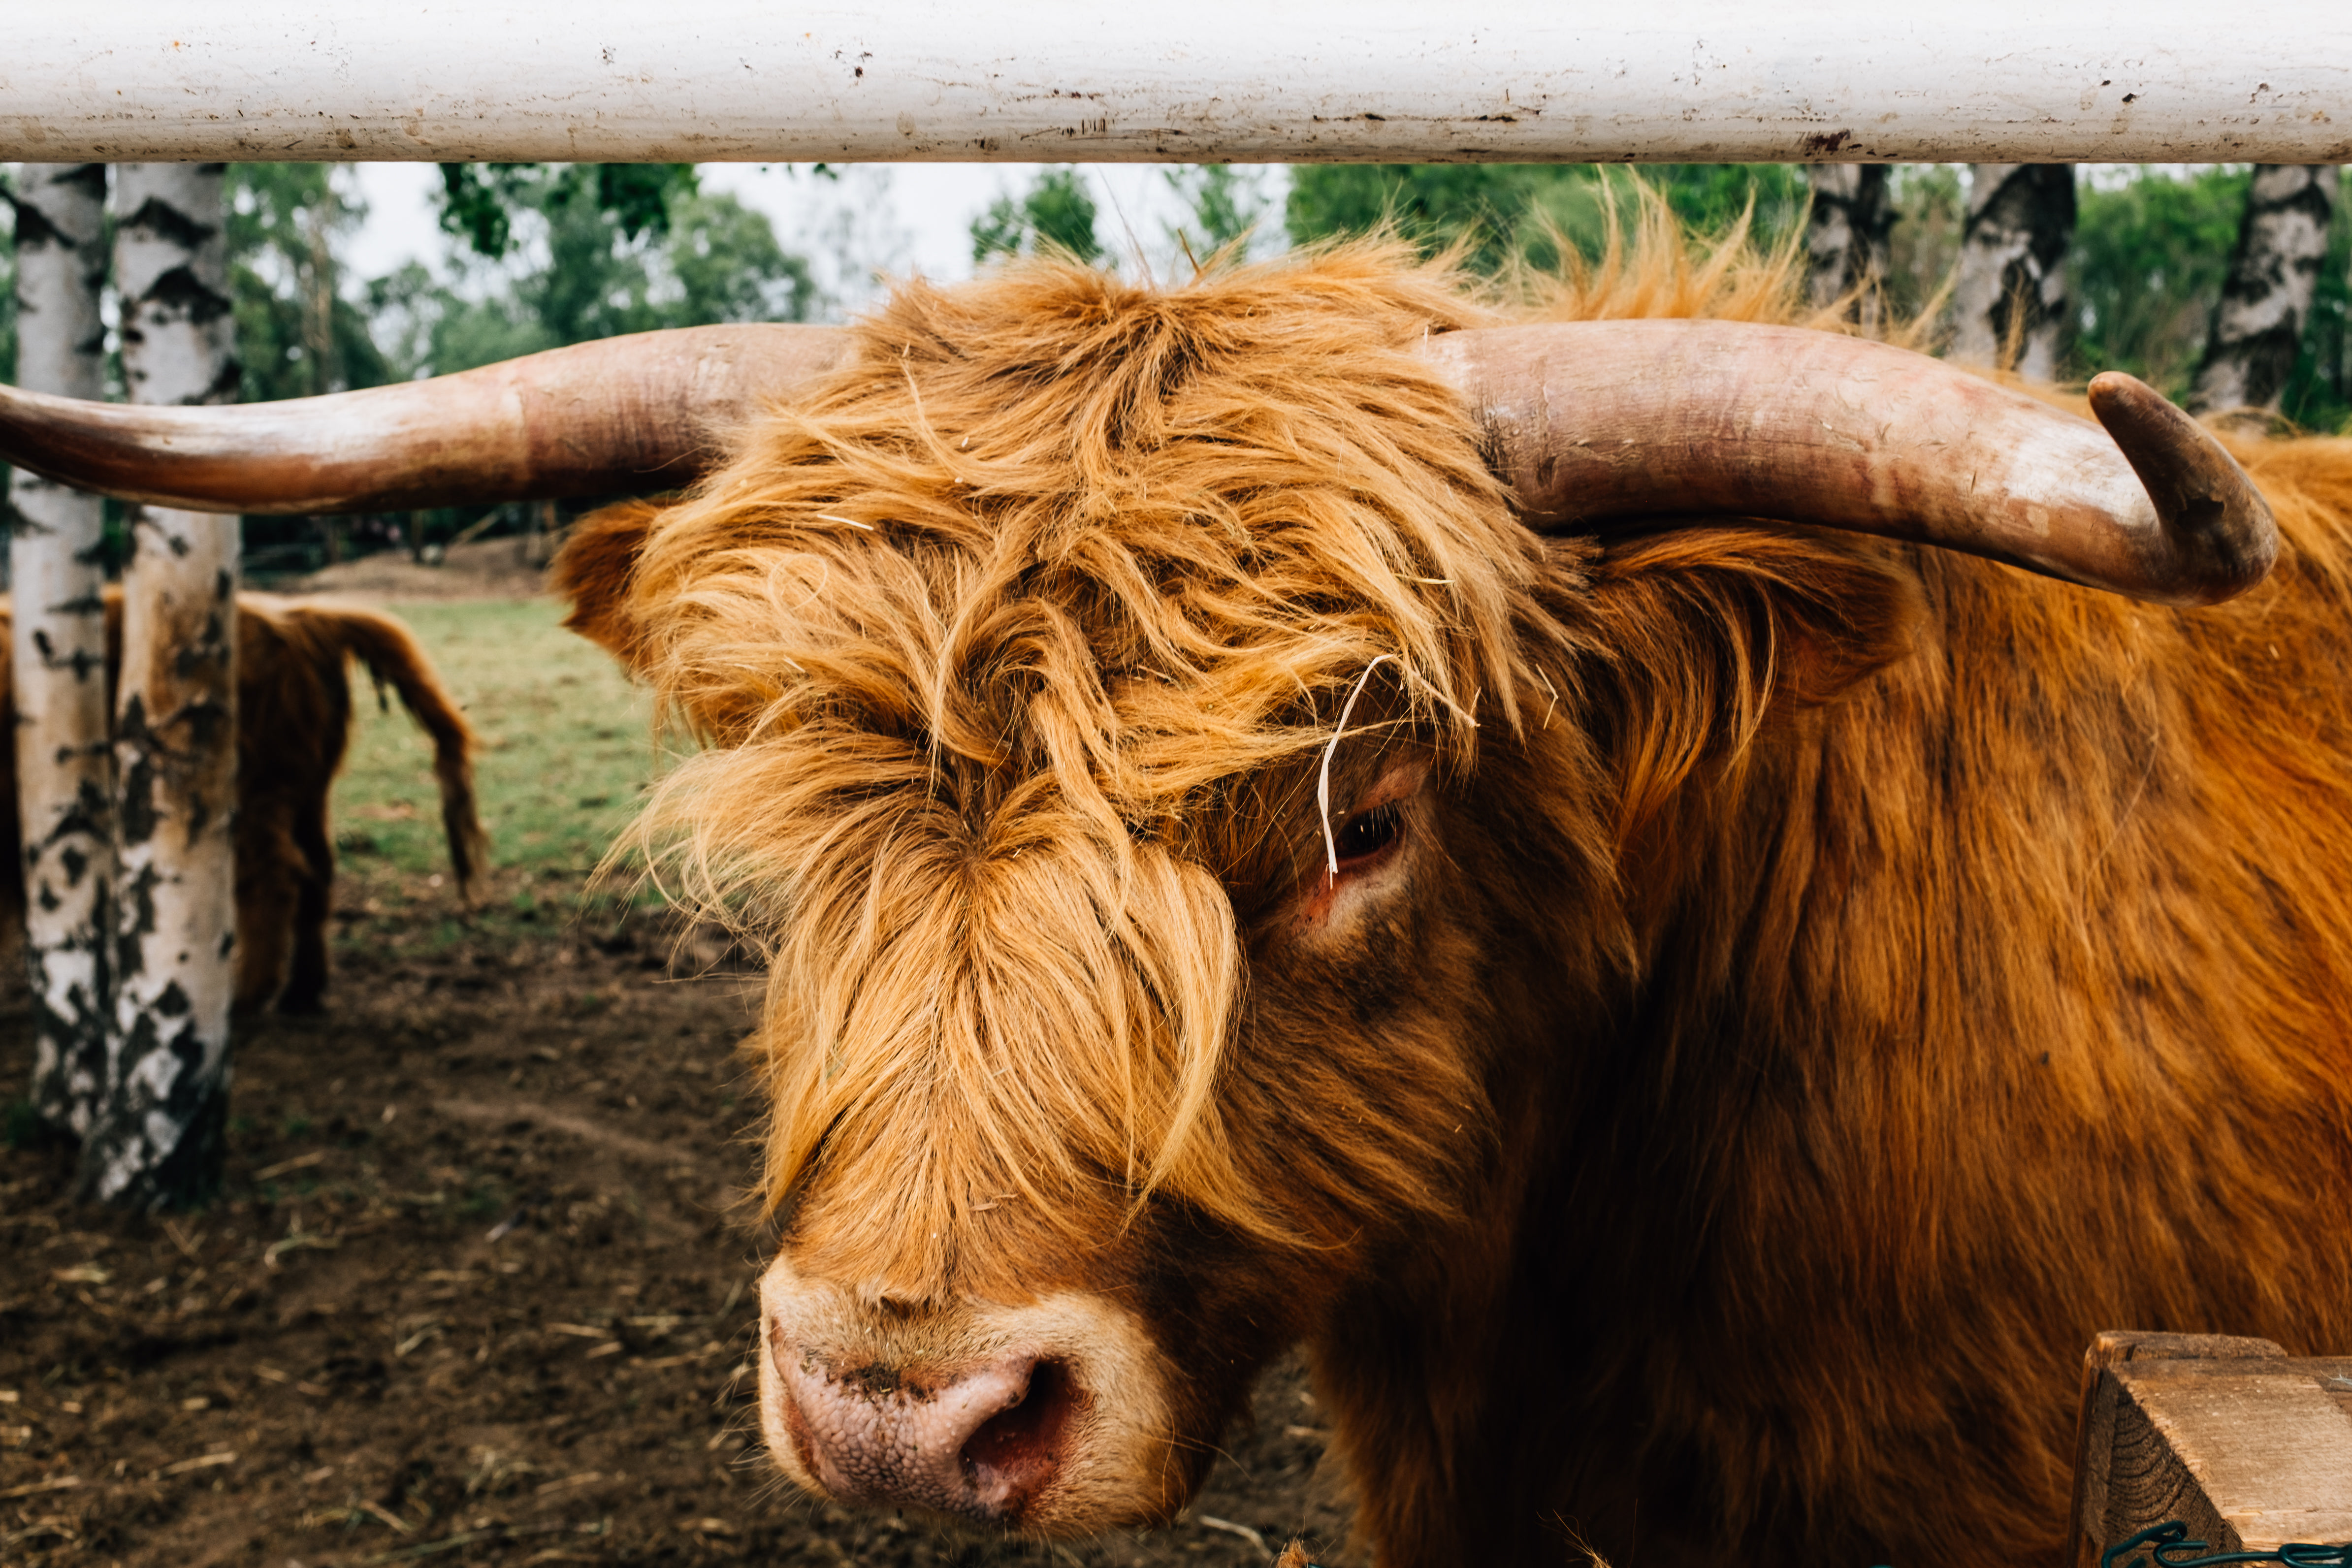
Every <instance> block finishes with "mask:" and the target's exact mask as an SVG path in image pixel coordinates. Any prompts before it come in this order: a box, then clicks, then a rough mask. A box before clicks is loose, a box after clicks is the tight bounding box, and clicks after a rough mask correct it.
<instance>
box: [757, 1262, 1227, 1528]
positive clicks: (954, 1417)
mask: <svg viewBox="0 0 2352 1568" xmlns="http://www.w3.org/2000/svg"><path fill="white" fill-rule="evenodd" d="M760 1293H761V1307H762V1312H761V1320H762V1322H761V1333H762V1337H763V1340H764V1343H763V1345H762V1349H763V1350H764V1352H765V1354H763V1355H762V1356H761V1368H760V1382H761V1394H760V1404H761V1411H760V1416H761V1427H762V1428H763V1430H764V1431H765V1434H766V1436H767V1438H768V1445H769V1448H770V1449H771V1451H772V1452H773V1454H774V1455H775V1458H776V1460H777V1463H778V1465H779V1467H780V1468H781V1469H782V1470H783V1472H784V1473H785V1475H787V1476H788V1477H790V1478H791V1479H793V1481H794V1482H796V1483H797V1484H799V1485H801V1486H803V1487H805V1488H808V1489H809V1490H813V1491H815V1492H818V1493H820V1494H822V1495H824V1496H826V1497H830V1498H832V1499H834V1500H836V1501H840V1502H845V1503H852V1504H864V1505H866V1506H869V1507H877V1508H906V1509H912V1510H917V1511H923V1512H928V1513H930V1514H933V1515H936V1516H940V1517H944V1518H949V1519H958V1520H963V1521H969V1522H971V1523H976V1524H984V1525H991V1526H994V1527H996V1528H999V1529H1005V1530H1018V1531H1023V1532H1024V1533H1029V1534H1037V1535H1080V1534H1090V1533H1092V1532H1094V1531H1100V1530H1106V1529H1111V1528H1115V1527H1118V1526H1122V1525H1132V1524H1150V1523H1154V1522H1157V1521H1160V1520H1163V1519H1165V1518H1167V1517H1169V1516H1170V1515H1171V1514H1172V1513H1173V1512H1174V1511H1176V1510H1177V1509H1179V1508H1181V1506H1182V1505H1183V1503H1184V1500H1185V1497H1186V1495H1187V1494H1188V1493H1189V1491H1190V1490H1191V1488H1192V1484H1193V1482H1194V1479H1196V1478H1195V1472H1196V1471H1197V1469H1199V1467H1198V1466H1197V1465H1195V1464H1192V1463H1190V1462H1188V1458H1189V1448H1187V1449H1186V1450H1185V1451H1184V1452H1181V1453H1180V1451H1179V1448H1178V1446H1177V1444H1176V1443H1175V1441H1174V1437H1173V1434H1172V1433H1171V1430H1170V1421H1169V1415H1168V1391H1169V1368H1168V1366H1167V1364H1165V1362H1164V1359H1163V1358H1162V1356H1161V1355H1160V1352H1159V1351H1158V1350H1157V1349H1156V1348H1155V1346H1154V1345H1153V1343H1152V1340H1151V1335H1150V1331H1149V1329H1148V1328H1147V1327H1146V1326H1145V1324H1144V1322H1143V1321H1142V1319H1141V1318H1139V1316H1138V1315H1137V1314H1136V1313H1134V1312H1132V1311H1130V1310H1129V1309H1128V1308H1126V1307H1124V1306H1122V1305H1119V1304H1118V1303H1117V1302H1116V1301H1113V1300H1112V1299H1111V1298H1110V1297H1108V1296H1107V1295H1097V1294H1095V1293H1092V1292H1087V1291H1066V1292H1063V1291H1057V1292H1055V1293H1052V1294H1049V1295H1046V1296H1045V1297H1043V1298H1041V1299H1039V1300H1036V1301H1031V1302H1028V1303H1025V1304H1024V1305H1020V1306H1008V1305H1004V1304H1002V1303H996V1302H989V1301H974V1300H964V1301H950V1302H945V1303H935V1304H929V1305H924V1306H908V1305H903V1304H899V1303H898V1302H896V1301H891V1300H889V1299H887V1298H886V1297H883V1296H881V1295H879V1294H877V1293H876V1292H873V1291H867V1290H860V1289H856V1288H852V1287H847V1286H845V1285H843V1284H841V1283H839V1282H837V1281H827V1280H824V1279H812V1278H809V1277H807V1276H804V1275H803V1274H801V1273H800V1272H799V1271H798V1270H796V1269H795V1268H794V1267H793V1260H792V1258H791V1255H790V1253H789V1252H787V1253H786V1254H785V1255H783V1256H780V1257H779V1258H777V1259H776V1260H775V1261H774V1262H773V1263H772V1264H771V1265H770V1266H769V1269H768V1272H767V1274H766V1277H765V1278H763V1279H762V1280H761V1282H760ZM1205 1436H1206V1437H1212V1438H1213V1436H1214V1434H1206V1435H1205Z"/></svg>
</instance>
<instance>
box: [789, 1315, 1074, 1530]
mask: <svg viewBox="0 0 2352 1568" xmlns="http://www.w3.org/2000/svg"><path fill="white" fill-rule="evenodd" d="M770 1354H772V1355H775V1356H776V1357H777V1360H778V1367H777V1370H778V1371H779V1372H780V1373H781V1374H782V1379H783V1384H784V1396H785V1409H784V1412H783V1415H784V1421H785V1425H786V1428H787V1430H788V1431H789V1432H790V1433H791V1437H792V1442H793V1449H794V1451H795V1454H796V1456H797V1458H799V1459H800V1461H801V1463H802V1464H803V1466H804V1467H806V1469H808V1471H809V1473H810V1474H811V1475H813V1476H814V1477H815V1478H816V1479H817V1480H818V1481H819V1482H820V1483H821V1484H822V1485H823V1486H824V1490H826V1491H828V1492H830V1493H832V1494H833V1495H834V1496H835V1498H838V1499H840V1500H842V1501H845V1502H861V1503H868V1504H875V1505H879V1506H882V1507H892V1508H902V1507H914V1508H922V1509H929V1510H930V1511H933V1512H937V1513H944V1514H951V1515H956V1516H960V1517H961V1518H965V1519H969V1520H972V1521H976V1522H980V1523H986V1524H997V1525H1006V1526H1017V1525H1019V1524H1020V1523H1021V1522H1022V1521H1023V1520H1024V1517H1025V1516H1026V1515H1027V1514H1028V1513H1029V1512H1030V1511H1031V1509H1032V1506H1033V1505H1034V1503H1035V1501H1036V1500H1037V1499H1038V1498H1039V1497H1040V1496H1041V1495H1042V1494H1043V1493H1044V1492H1045V1490H1046V1489H1047V1488H1048V1487H1050V1486H1051V1485H1052V1483H1053V1481H1054V1479H1055V1475H1056V1473H1057V1472H1058V1471H1059V1470H1060V1469H1061V1464H1062V1451H1063V1447H1064V1445H1065V1443H1066V1441H1067V1440H1068V1439H1069V1438H1070V1437H1072V1436H1073V1432H1072V1427H1073V1425H1074V1417H1075V1416H1077V1415H1078V1414H1079V1413H1080V1412H1081V1411H1082V1410H1083V1409H1084V1407H1085V1406H1086V1404H1087V1402H1088V1396H1087V1393H1086V1391H1085V1389H1084V1387H1083V1386H1082V1385H1081V1384H1080V1383H1079V1381H1078V1379H1077V1376H1076V1374H1075V1372H1074V1370H1073V1368H1072V1367H1071V1364H1069V1363H1068V1362H1066V1361H1065V1360H1061V1359H1058V1358H1049V1357H1045V1356H1036V1355H1020V1354H1015V1355H1009V1356H1005V1357H1003V1358H1001V1359H999V1360H997V1361H994V1362H992V1363H990V1364H985V1365H982V1366H975V1367H968V1368H961V1369H957V1370H952V1371H944V1372H940V1371H932V1370H930V1369H927V1368H922V1367H912V1368H903V1369H902V1368H898V1367H891V1366H886V1365H881V1364H866V1365H863V1366H852V1367H844V1366H839V1365H835V1364H828V1363H827V1362H826V1361H825V1359H824V1357H822V1356H820V1355H818V1354H816V1353H814V1351H809V1350H805V1349H801V1350H795V1349H794V1348H793V1347H791V1346H787V1345H776V1346H773V1347H772V1348H771V1352H770Z"/></svg>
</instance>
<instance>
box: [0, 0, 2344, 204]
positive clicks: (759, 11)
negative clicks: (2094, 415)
mask: <svg viewBox="0 0 2352 1568" xmlns="http://www.w3.org/2000/svg"><path fill="white" fill-rule="evenodd" d="M6 35H7V37H6V47H5V49H0V158H6V159H26V160H33V161H38V162H79V161H84V160H89V161H99V162H123V161H129V160H140V159H148V160H170V159H205V160H214V159H219V160H269V159H386V160H400V159H420V160H446V161H458V160H473V159H501V160H516V161H522V160H541V159H547V160H593V161H631V160H642V161H649V162H667V161H675V162H710V161H727V160H813V159H832V160H843V161H857V160H866V161H900V160H926V159H929V160H998V159H1002V160H1013V161H1023V162H1028V161H1056V162H1058V161H1080V162H1084V161H1103V162H1165V161H1177V162H1189V161H1202V162H1207V161H1218V160H1230V161H1234V162H1311V161H1343V162H1344V161H1365V162H1369V161H1390V160H1393V161H1399V162H1433V161H1471V160H1475V161H1533V160H1548V159H1558V160H1571V161H1579V162H1588V161H1592V162H1597V161H1614V160H1629V161H1660V160H1675V161H1684V160H1687V161H1706V162H1733V161H1771V160H1824V159H1837V160H1855V159H1869V160H1915V159H1967V160H1971V161H1978V162H2062V161H2074V160H2098V161H2112V162H2133V161H2178V162H2221V161H2255V162H2294V163H2333V162H2352V6H2347V5H2342V4H2340V0H2272V4H2270V5H2266V6H2261V7H2253V8H2248V7H2245V6H2230V5H2214V4H2212V3H2211V0H2201V3H2199V4H2195V5H2189V4H2184V3H2182V0H2143V3H2141V4H2136V5H2122V4H2113V3H2110V0H2036V3H2026V0H1973V3H1968V4H1962V3H1959V0H1925V3H1921V0H1912V3H1911V4H1907V5H1906V4H1901V3H1899V0H1898V3H1888V0H1871V3H1869V4H1866V5H1865V4H1859V3H1856V0H1828V3H1821V0H1813V3H1807V4H1778V5H1775V4H1766V3H1760V0H1741V3H1739V4H1737V5H1726V4H1721V3H1693V0H1649V3H1647V4H1637V5H1620V4H1607V5H1603V4H1598V3H1595V0H1549V3H1546V4H1528V3H1524V0H1522V3H1518V4H1512V3H1507V0H1416V3H1413V4H1400V3H1398V0H1271V3H1266V0H1240V3H1237V0H1185V3H1183V4H1175V5H1168V4H1162V5H1148V4H1147V5H1136V4H1131V3H1130V4H1106V3H1102V0H1087V3H1083V4H1073V3H1071V0H1023V3H1021V4H1011V3H1001V4H987V3H985V0H961V3H958V4H946V5H942V4H936V3H932V0H919V3H905V0H901V3H896V4H893V3H891V0H870V3H869V4H867V5H861V6H850V5H795V4H791V3H789V0H693V3H691V4H683V5H671V4H649V3H647V0H553V3H550V0H538V3H516V0H506V3H503V4H502V3H499V0H432V3H429V4H428V3H423V0H372V3H369V4H362V5H331V4H320V0H197V3H194V4H192V3H191V0H88V3H85V4H81V5H34V4H25V5H16V6H12V7H10V16H9V19H8V25H7V28H6Z"/></svg>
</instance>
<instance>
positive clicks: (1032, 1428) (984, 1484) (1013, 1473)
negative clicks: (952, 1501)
mask: <svg viewBox="0 0 2352 1568" xmlns="http://www.w3.org/2000/svg"><path fill="white" fill-rule="evenodd" d="M1079 1397H1080V1396H1079V1394H1078V1389H1077V1385H1076V1382H1075V1381H1074V1380H1073V1379H1072V1378H1071V1376H1070V1372H1069V1368H1068V1367H1067V1366H1066V1365H1064V1364H1062V1363H1060V1362H1058V1361H1040V1362H1037V1363H1035V1364H1033V1365H1032V1366H1031V1367H1030V1369H1029V1381H1028V1383H1027V1384H1026V1385H1024V1387H1022V1388H1021V1389H1019V1390H1018V1391H1016V1392H1015V1393H1014V1394H1013V1397H1012V1398H1011V1399H1009V1400H1007V1401H1006V1402H1005V1404H1004V1405H1003V1406H1001V1407H1000V1408H999V1409H998V1410H997V1412H996V1414H995V1415H993V1416H990V1417H989V1418H988V1419H987V1420H985V1421H982V1423H981V1424H980V1426H979V1427H977V1428H975V1429H974V1430H973V1432H972V1434H971V1437H967V1438H966V1439H965V1440H964V1445H963V1448H962V1450H961V1453H960V1454H959V1455H958V1456H957V1458H958V1459H959V1460H960V1461H961V1464H962V1467H963V1473H964V1475H965V1477H966V1478H967V1479H969V1480H970V1481H971V1487H972V1490H974V1491H975V1492H977V1493H979V1494H980V1495H981V1496H982V1497H983V1498H986V1499H988V1500H990V1501H992V1502H996V1503H1000V1504H1002V1503H1004V1502H1010V1501H1012V1500H1014V1499H1018V1498H1025V1497H1027V1496H1029V1495H1031V1494H1033V1493H1034V1492H1035V1491H1036V1490H1038V1489H1039V1488H1040V1487H1042V1486H1044V1485H1045V1482H1046V1481H1047V1480H1048V1479H1051V1477H1052V1476H1053V1474H1054V1471H1055V1469H1057V1468H1059V1466H1060V1465H1061V1462H1062V1446H1063V1443H1064V1441H1065V1439H1066V1437H1067V1435H1068V1427H1069V1424H1070V1417H1071V1416H1072V1414H1073V1413H1074V1412H1075V1411H1076V1408H1077V1406H1078V1401H1079Z"/></svg>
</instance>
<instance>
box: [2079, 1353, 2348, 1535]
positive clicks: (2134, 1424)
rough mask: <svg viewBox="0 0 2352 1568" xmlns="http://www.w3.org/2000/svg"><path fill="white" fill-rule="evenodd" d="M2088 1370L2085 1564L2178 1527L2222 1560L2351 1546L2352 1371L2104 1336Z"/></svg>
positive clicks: (2082, 1470) (2331, 1363)
mask: <svg viewBox="0 0 2352 1568" xmlns="http://www.w3.org/2000/svg"><path fill="white" fill-rule="evenodd" d="M2214 1352H2219V1353H2221V1354H2212V1353H2214ZM2200 1353H2201V1354H2200ZM2084 1374H2085V1382H2086V1385H2087V1387H2086V1390H2085V1393H2086V1398H2085V1401H2084V1414H2083V1423H2082V1442H2081V1450H2080V1455H2079V1458H2078V1459H2077V1465H2076V1470H2075V1493H2074V1525H2073V1528H2072V1530H2071V1531H2070V1534H2071V1536H2072V1538H2073V1539H2074V1542H2076V1543H2077V1544H2076V1548H2075V1552H2074V1561H2076V1562H2077V1563H2081V1562H2084V1561H2088V1562H2093V1563H2095V1562H2096V1561H2097V1559H2098V1554H2099V1553H2100V1552H2105V1550H2107V1549H2108V1548H2110V1547H2112V1546H2115V1545H2116V1544H2117V1543H2119V1542H2124V1541H2126V1540H2129V1539H2130V1538H2131V1537H2132V1536H2134V1535H2137V1533H2139V1532H2140V1531H2143V1530H2146V1529H2148V1528H2149V1527H2151V1526H2154V1525H2158V1524H2162V1523H2165V1522H2166V1521H2170V1520H2179V1521H2181V1522H2182V1523H2184V1524H2185V1525H2187V1526H2188V1532H2189V1539H2190V1540H2201V1541H2203V1542H2206V1550H2207V1551H2209V1552H2267V1551H2273V1550H2275V1549H2276V1548H2278V1547H2280V1546H2283V1545H2285V1544H2286V1543H2288V1542H2322V1543H2328V1544H2337V1543H2343V1542H2352V1359H2303V1358H2297V1357H2291V1356H2287V1355H2285V1354H2283V1353H2282V1352H2281V1351H2280V1349H2279V1347H2278V1346H2277V1345H2275V1344H2273V1343H2270V1342H2268V1341H2260V1340H2257V1341H2245V1340H2236V1341H2231V1340H2226V1339H2218V1338H2216V1337H2214V1336H2189V1335H2133V1334H2103V1335H2101V1336H2100V1338H2099V1340H2098V1341H2097V1342H2095V1343H2094V1344H2093V1346H2092V1349H2091V1351H2090V1353H2089V1354H2087V1355H2086V1356H2085V1357H2084Z"/></svg>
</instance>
